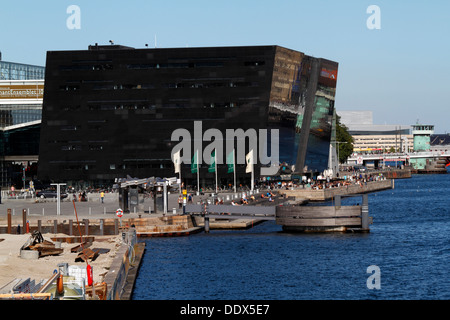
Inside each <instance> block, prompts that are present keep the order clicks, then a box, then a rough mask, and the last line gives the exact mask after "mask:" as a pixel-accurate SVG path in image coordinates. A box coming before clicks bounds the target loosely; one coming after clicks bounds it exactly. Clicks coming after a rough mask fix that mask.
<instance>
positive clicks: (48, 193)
mask: <svg viewBox="0 0 450 320" xmlns="http://www.w3.org/2000/svg"><path fill="white" fill-rule="evenodd" d="M57 196H58V194H57V192H56V190H41V191H38V192H36V197H38V198H41V199H47V198H56V197H57ZM60 196H61V199H65V198H67V193H65V192H61V195H60Z"/></svg>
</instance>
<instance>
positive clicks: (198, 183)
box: [197, 149, 200, 195]
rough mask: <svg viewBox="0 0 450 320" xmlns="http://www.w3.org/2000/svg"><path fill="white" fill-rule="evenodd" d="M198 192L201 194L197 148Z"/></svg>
mask: <svg viewBox="0 0 450 320" xmlns="http://www.w3.org/2000/svg"><path fill="white" fill-rule="evenodd" d="M197 192H198V194H199V195H200V171H199V170H198V149H197Z"/></svg>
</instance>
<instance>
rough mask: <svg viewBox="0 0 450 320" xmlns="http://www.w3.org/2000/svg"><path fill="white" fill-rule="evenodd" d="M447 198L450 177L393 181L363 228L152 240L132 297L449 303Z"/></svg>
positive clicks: (374, 200)
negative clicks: (359, 230)
mask: <svg viewBox="0 0 450 320" xmlns="http://www.w3.org/2000/svg"><path fill="white" fill-rule="evenodd" d="M449 196H450V175H448V174H443V175H413V177H412V178H410V179H404V180H396V181H395V189H393V190H386V191H382V192H377V193H374V194H370V195H369V214H370V216H372V217H373V224H372V225H371V226H370V228H371V232H370V233H367V234H357V233H354V234H341V233H335V234H334V233H333V234H294V233H285V232H282V230H281V226H278V225H276V224H275V223H274V222H271V221H267V222H264V223H261V224H259V225H256V226H255V227H254V228H252V229H249V230H242V231H241V230H239V231H238V230H232V231H215V230H212V231H211V232H210V233H209V234H205V233H201V234H197V235H191V236H188V237H175V238H150V239H148V240H145V241H146V252H145V255H144V257H143V261H142V264H141V267H140V269H139V274H138V277H137V279H136V283H135V288H134V292H133V295H132V299H133V300H249V299H250V300H306V299H308V300H341V299H344V300H366V299H369V300H372V299H376V300H397V299H399V300H447V299H450V281H449V278H448V277H449V274H450V265H449V261H450V237H449V235H450V201H449ZM360 201H361V200H360V198H357V197H356V198H348V199H343V201H342V204H343V205H346V204H347V205H348V204H354V203H355V202H360ZM370 266H377V267H378V268H379V269H378V270H379V272H378V273H377V272H375V273H374V272H373V271H371V270H372V269H370V268H369V267H370ZM375 275H376V276H377V278H376V280H375V282H373V281H372V280H373V276H375ZM369 278H370V279H369ZM368 279H369V280H368ZM368 283H369V286H368ZM374 283H377V284H379V289H377V288H373V286H372V289H370V288H369V287H371V285H370V284H374Z"/></svg>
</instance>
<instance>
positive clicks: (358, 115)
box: [336, 110, 413, 152]
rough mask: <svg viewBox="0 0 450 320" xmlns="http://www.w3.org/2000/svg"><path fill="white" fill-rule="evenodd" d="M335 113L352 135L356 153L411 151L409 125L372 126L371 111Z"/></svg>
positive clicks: (411, 138)
mask: <svg viewBox="0 0 450 320" xmlns="http://www.w3.org/2000/svg"><path fill="white" fill-rule="evenodd" d="M336 112H337V114H338V115H339V116H340V117H341V123H342V124H344V125H345V126H346V127H347V128H348V130H349V133H350V134H351V135H352V137H353V139H354V145H353V147H354V151H356V152H373V151H383V150H387V151H389V150H392V149H394V150H396V151H397V150H398V151H402V152H407V151H412V150H413V136H412V134H411V125H401V124H374V123H373V111H369V110H361V111H344V110H337V111H336Z"/></svg>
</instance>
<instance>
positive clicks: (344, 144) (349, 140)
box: [336, 114, 353, 163]
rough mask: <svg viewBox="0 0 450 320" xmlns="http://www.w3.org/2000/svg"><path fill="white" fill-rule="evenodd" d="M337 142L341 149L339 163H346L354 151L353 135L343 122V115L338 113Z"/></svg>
mask: <svg viewBox="0 0 450 320" xmlns="http://www.w3.org/2000/svg"><path fill="white" fill-rule="evenodd" d="M336 142H337V148H338V150H339V153H338V154H339V163H345V162H346V161H347V158H348V157H349V156H350V155H351V154H352V152H353V137H352V136H351V135H350V133H349V132H348V128H347V126H345V125H344V124H342V123H341V117H340V116H339V115H337V114H336Z"/></svg>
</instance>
